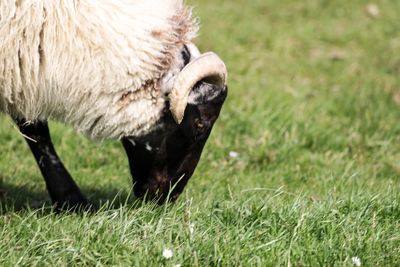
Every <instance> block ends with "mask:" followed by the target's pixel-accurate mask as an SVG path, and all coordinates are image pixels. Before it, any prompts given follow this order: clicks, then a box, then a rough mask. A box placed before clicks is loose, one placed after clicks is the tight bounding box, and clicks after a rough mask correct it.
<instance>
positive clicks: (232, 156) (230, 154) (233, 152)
mask: <svg viewBox="0 0 400 267" xmlns="http://www.w3.org/2000/svg"><path fill="white" fill-rule="evenodd" d="M229 157H231V158H237V157H239V153H238V152H236V151H231V152H229Z"/></svg>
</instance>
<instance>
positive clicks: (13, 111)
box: [0, 0, 197, 139]
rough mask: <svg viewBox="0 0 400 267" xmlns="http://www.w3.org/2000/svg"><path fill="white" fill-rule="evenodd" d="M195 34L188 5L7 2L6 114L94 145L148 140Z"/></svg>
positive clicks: (0, 6)
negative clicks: (60, 128) (48, 123)
mask: <svg viewBox="0 0 400 267" xmlns="http://www.w3.org/2000/svg"><path fill="white" fill-rule="evenodd" d="M196 33H197V23H196V21H195V20H194V19H192V16H191V10H190V9H188V8H187V7H185V6H184V4H183V2H182V0H98V1H93V0H59V1H55V0H1V1H0V111H2V112H6V113H9V114H10V115H11V116H13V117H14V118H25V119H26V120H28V121H35V120H45V119H48V118H51V119H56V120H59V121H64V122H66V123H69V124H71V125H72V126H73V127H74V128H75V129H76V130H77V131H78V132H80V133H83V134H85V135H87V136H89V137H91V138H93V139H109V138H117V139H118V138H121V137H123V136H140V135H144V134H146V133H148V132H149V131H151V130H152V129H154V128H155V127H157V123H158V121H159V120H160V119H161V117H162V116H163V114H164V112H165V110H166V106H167V105H166V101H167V99H166V97H165V92H163V91H162V90H161V88H160V87H161V85H160V81H161V80H162V78H163V77H165V76H166V75H167V74H168V72H169V71H170V69H171V68H176V64H177V61H178V57H180V51H181V49H182V47H183V45H184V44H187V43H190V42H191V41H192V39H193V38H194V37H195V35H196ZM171 66H173V67H171ZM169 75H170V74H169Z"/></svg>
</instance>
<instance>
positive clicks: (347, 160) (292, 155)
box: [0, 0, 400, 266]
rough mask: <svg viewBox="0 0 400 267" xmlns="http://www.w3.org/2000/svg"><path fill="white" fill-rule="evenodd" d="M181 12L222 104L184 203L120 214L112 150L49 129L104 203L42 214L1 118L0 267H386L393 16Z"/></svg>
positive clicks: (278, 4)
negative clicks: (217, 80) (222, 93)
mask: <svg viewBox="0 0 400 267" xmlns="http://www.w3.org/2000/svg"><path fill="white" fill-rule="evenodd" d="M190 3H193V4H195V6H196V8H195V11H194V12H195V14H196V15H197V16H199V17H200V18H201V21H202V30H201V34H200V36H199V38H198V41H197V43H198V44H199V46H200V47H201V49H202V50H214V51H217V52H218V53H219V54H220V55H221V57H222V58H223V59H224V60H225V61H226V63H227V65H228V69H229V72H230V73H229V75H230V78H229V85H230V91H229V98H228V100H227V102H226V105H225V107H224V109H223V111H222V114H221V117H220V120H219V121H218V123H217V125H216V127H215V128H214V130H213V133H212V135H211V137H210V139H209V142H208V143H207V146H206V148H205V151H204V154H203V157H202V160H201V162H200V165H199V166H198V168H197V170H196V173H195V175H194V176H193V177H192V179H191V181H190V182H189V185H188V186H187V187H186V189H185V192H184V194H183V195H182V196H181V197H180V199H179V200H178V201H177V202H176V203H175V204H169V205H164V206H161V207H158V206H155V205H153V204H143V203H139V202H135V199H134V198H133V197H130V196H129V194H130V193H129V192H130V187H131V178H130V174H129V170H128V163H127V160H126V158H125V155H124V151H123V149H122V146H121V145H120V144H119V143H117V142H108V141H107V142H104V143H101V144H96V143H93V142H91V141H89V140H87V139H86V138H85V137H82V136H79V135H77V134H75V133H74V131H73V130H72V129H71V128H69V127H65V126H63V125H62V124H59V123H55V122H52V123H51V125H50V126H51V129H52V135H53V140H54V143H55V146H56V148H57V150H58V153H59V154H60V156H61V158H62V159H63V160H64V163H65V165H66V166H67V167H68V169H69V170H70V172H71V173H72V174H73V176H74V177H75V179H76V181H77V182H78V184H79V185H80V186H81V188H82V189H83V191H84V192H85V193H86V195H87V196H88V197H89V199H90V200H91V201H93V202H94V203H104V206H103V208H102V209H101V210H100V211H99V212H97V213H96V214H94V215H87V214H83V215H76V214H62V215H56V214H53V213H51V212H49V210H50V208H49V207H50V202H49V198H48V196H47V192H46V189H45V184H44V181H43V179H42V178H41V175H40V172H39V170H38V168H37V166H36V163H35V162H34V160H33V156H32V155H31V154H30V152H29V150H28V147H27V145H26V144H25V142H24V140H23V138H22V137H21V136H20V135H19V134H18V131H17V130H16V128H15V127H14V126H13V125H12V123H11V121H10V119H9V118H8V117H6V116H4V115H1V116H0V125H1V126H0V140H1V142H0V153H1V154H0V202H1V206H0V266H36V265H37V266H74V265H88V266H94V265H97V266H106V265H107V266H108V265H117V266H174V265H176V264H181V265H182V266H281V265H286V266H352V265H358V263H360V264H361V265H362V266H399V265H400V256H399V255H400V231H399V229H400V56H399V51H400V34H399V33H400V23H399V10H400V1H396V0H391V1H390V0H380V1H376V3H377V6H378V8H379V12H378V13H377V14H374V12H371V11H369V12H368V11H367V10H366V5H367V2H366V1H362V0H354V1H345V0H337V1H324V0H310V1H289V0H247V1H245V0H235V1H220V2H218V3H217V2H216V1H211V0H199V1H194V0H191V1H190ZM232 151H234V152H237V153H238V156H237V157H231V156H232V155H231V156H229V154H230V152H232ZM231 154H232V153H231ZM233 154H235V153H233ZM233 156H236V155H233ZM43 205H44V206H43ZM165 249H170V250H172V254H173V255H172V257H171V258H169V259H167V258H165V257H163V251H164V250H165ZM354 257H357V259H356V258H354ZM358 261H359V262H358Z"/></svg>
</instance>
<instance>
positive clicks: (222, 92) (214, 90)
mask: <svg viewBox="0 0 400 267" xmlns="http://www.w3.org/2000/svg"><path fill="white" fill-rule="evenodd" d="M226 94H227V87H226V86H219V85H215V84H211V83H207V82H204V81H200V82H198V83H197V84H196V85H195V86H194V88H193V90H192V91H191V92H190V94H189V97H188V104H192V105H202V104H207V103H220V102H223V101H224V100H225V97H226Z"/></svg>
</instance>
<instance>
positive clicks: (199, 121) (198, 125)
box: [194, 118, 204, 129]
mask: <svg viewBox="0 0 400 267" xmlns="http://www.w3.org/2000/svg"><path fill="white" fill-rule="evenodd" d="M194 124H196V127H197V128H199V129H201V128H203V127H204V124H203V123H202V122H201V120H200V119H199V118H196V119H194Z"/></svg>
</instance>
